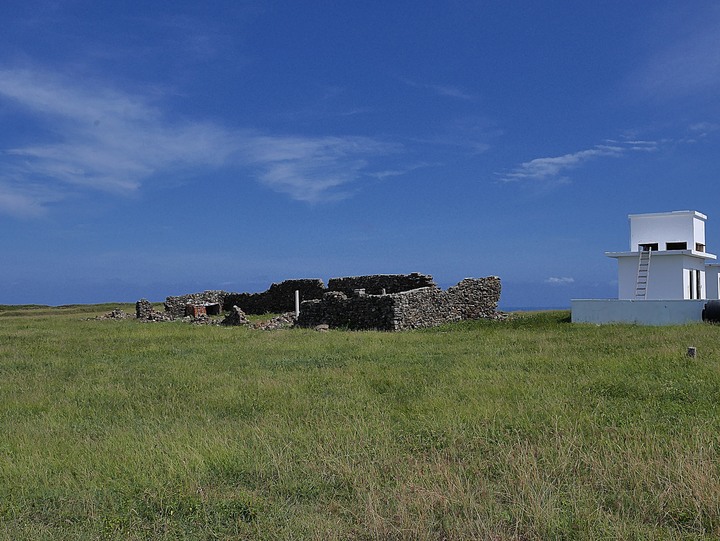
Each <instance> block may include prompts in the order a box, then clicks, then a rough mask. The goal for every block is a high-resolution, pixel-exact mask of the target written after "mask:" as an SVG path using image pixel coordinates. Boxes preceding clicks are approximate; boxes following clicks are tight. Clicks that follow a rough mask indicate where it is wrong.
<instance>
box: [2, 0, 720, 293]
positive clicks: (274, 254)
mask: <svg viewBox="0 0 720 541" xmlns="http://www.w3.org/2000/svg"><path fill="white" fill-rule="evenodd" d="M0 25H1V26H0V231H2V233H1V234H0V248H1V249H2V254H3V255H2V266H1V267H0V268H1V269H2V270H0V277H1V278H2V279H1V280H0V304H3V303H4V304H9V303H13V304H18V303H43V304H65V303H76V302H104V301H134V300H136V299H138V298H140V297H148V298H150V299H153V300H162V299H163V298H164V297H165V296H167V295H174V294H180V293H186V292H190V291H196V290H202V289H216V288H217V289H226V290H231V291H260V290H264V289H266V288H267V287H268V286H269V284H270V283H271V282H277V281H281V280H284V279H288V278H301V277H313V278H314V277H317V278H322V279H324V280H327V278H330V277H334V276H345V275H355V274H375V273H406V272H413V271H417V272H424V273H429V274H432V275H433V276H435V278H436V281H437V282H438V283H439V284H440V285H442V286H443V287H446V286H449V285H452V284H454V283H456V282H457V281H459V280H460V279H462V278H464V277H467V276H486V275H498V276H500V277H501V278H502V279H503V287H504V289H503V296H502V301H501V304H502V306H504V307H510V306H538V307H548V306H558V307H563V306H569V300H570V299H571V298H587V297H613V296H615V294H616V281H615V280H616V267H615V265H616V263H615V261H614V260H610V259H608V258H606V257H605V256H604V255H603V252H604V251H606V250H622V249H625V248H626V247H627V243H628V223H627V214H630V213H640V212H661V211H668V210H683V209H695V210H699V211H701V212H704V213H705V214H707V215H708V216H709V221H708V224H707V237H708V238H707V244H708V250H709V251H711V252H713V253H718V252H720V209H717V212H716V207H717V206H718V205H717V202H718V201H720V197H719V196H720V193H719V192H720V187H719V185H718V180H719V179H718V171H719V170H720V152H718V148H719V147H718V142H720V130H719V129H718V128H720V100H718V99H717V96H718V94H719V92H720V5H719V4H717V2H711V1H707V2H703V1H697V2H694V1H689V2H676V1H673V2H663V1H660V0H658V1H653V2H627V1H610V2H602V3H601V2H567V1H565V2H558V1H545V2H530V1H525V2H523V1H518V2H495V1H486V2H485V1H475V2H467V1H465V2H461V1H453V0H449V1H446V2H423V1H414V2H402V1H397V2H375V1H368V2H342V1H340V2H337V1H335V2H324V1H313V2H309V1H302V0H299V1H293V2H287V1H285V2H280V1H276V2H273V1H252V0H248V1H240V0H236V1H214V2H204V3H199V2H189V1H183V0H176V1H173V2H170V1H154V0H149V1H147V2H143V3H135V2H119V1H118V2H103V1H85V0H66V1H60V0H54V1H38V0H23V1H17V0H5V1H4V2H2V3H1V4H0Z"/></svg>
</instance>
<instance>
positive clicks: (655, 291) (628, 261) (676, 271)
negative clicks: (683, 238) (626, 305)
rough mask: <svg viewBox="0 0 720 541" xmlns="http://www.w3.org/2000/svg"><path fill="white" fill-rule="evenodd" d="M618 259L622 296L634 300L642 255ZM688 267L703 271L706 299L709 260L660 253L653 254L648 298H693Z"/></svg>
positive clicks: (704, 295)
mask: <svg viewBox="0 0 720 541" xmlns="http://www.w3.org/2000/svg"><path fill="white" fill-rule="evenodd" d="M617 260H618V299H634V298H635V286H636V285H637V268H638V256H637V255H628V256H621V257H618V258H617ZM688 269H697V270H699V271H700V272H701V276H700V280H701V291H700V294H701V296H700V298H706V293H707V287H706V283H705V260H704V259H701V258H698V257H691V256H688V255H683V254H656V253H655V252H653V255H652V256H651V257H650V267H649V272H648V286H647V297H646V299H647V300H672V299H676V300H681V299H689V298H690V282H689V274H688V272H687V270H688Z"/></svg>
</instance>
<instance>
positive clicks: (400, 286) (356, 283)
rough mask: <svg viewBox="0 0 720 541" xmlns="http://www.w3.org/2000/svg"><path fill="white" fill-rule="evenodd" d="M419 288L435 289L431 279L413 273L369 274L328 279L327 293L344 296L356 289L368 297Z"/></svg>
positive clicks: (425, 275) (427, 276)
mask: <svg viewBox="0 0 720 541" xmlns="http://www.w3.org/2000/svg"><path fill="white" fill-rule="evenodd" d="M421 287H437V285H436V284H435V282H434V281H433V277H432V276H429V275H427V274H420V273H419V272H413V273H412V274H371V275H367V276H346V277H344V278H330V280H328V291H342V292H343V293H345V295H348V296H350V295H353V292H354V291H355V290H356V289H364V290H365V293H367V294H368V295H380V294H382V293H383V290H385V293H400V292H401V291H410V290H411V289H418V288H421Z"/></svg>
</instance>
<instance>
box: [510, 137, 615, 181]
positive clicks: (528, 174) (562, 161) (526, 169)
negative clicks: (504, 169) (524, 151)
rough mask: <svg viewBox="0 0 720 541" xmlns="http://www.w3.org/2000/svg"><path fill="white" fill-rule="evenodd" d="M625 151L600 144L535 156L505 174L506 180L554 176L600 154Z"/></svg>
mask: <svg viewBox="0 0 720 541" xmlns="http://www.w3.org/2000/svg"><path fill="white" fill-rule="evenodd" d="M622 153H623V149H622V147H618V146H609V145H598V146H596V147H595V148H591V149H588V150H581V151H579V152H574V153H572V154H564V155H562V156H556V157H549V158H535V159H534V160H530V161H528V162H525V163H522V164H520V165H519V166H518V167H516V168H515V169H513V170H512V171H510V172H509V173H507V174H506V175H503V177H502V179H503V180H504V181H506V182H511V181H518V180H544V179H548V178H554V177H557V176H559V175H560V173H562V172H563V171H565V170H567V169H573V168H575V167H579V166H580V165H582V164H583V163H585V162H587V161H588V160H591V159H593V158H597V157H599V156H619V155H620V154H622Z"/></svg>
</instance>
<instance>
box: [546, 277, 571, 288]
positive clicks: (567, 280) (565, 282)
mask: <svg viewBox="0 0 720 541" xmlns="http://www.w3.org/2000/svg"><path fill="white" fill-rule="evenodd" d="M545 283H546V284H551V285H554V286H569V285H570V284H574V283H575V278H572V277H569V276H551V277H550V278H548V279H547V280H545Z"/></svg>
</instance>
